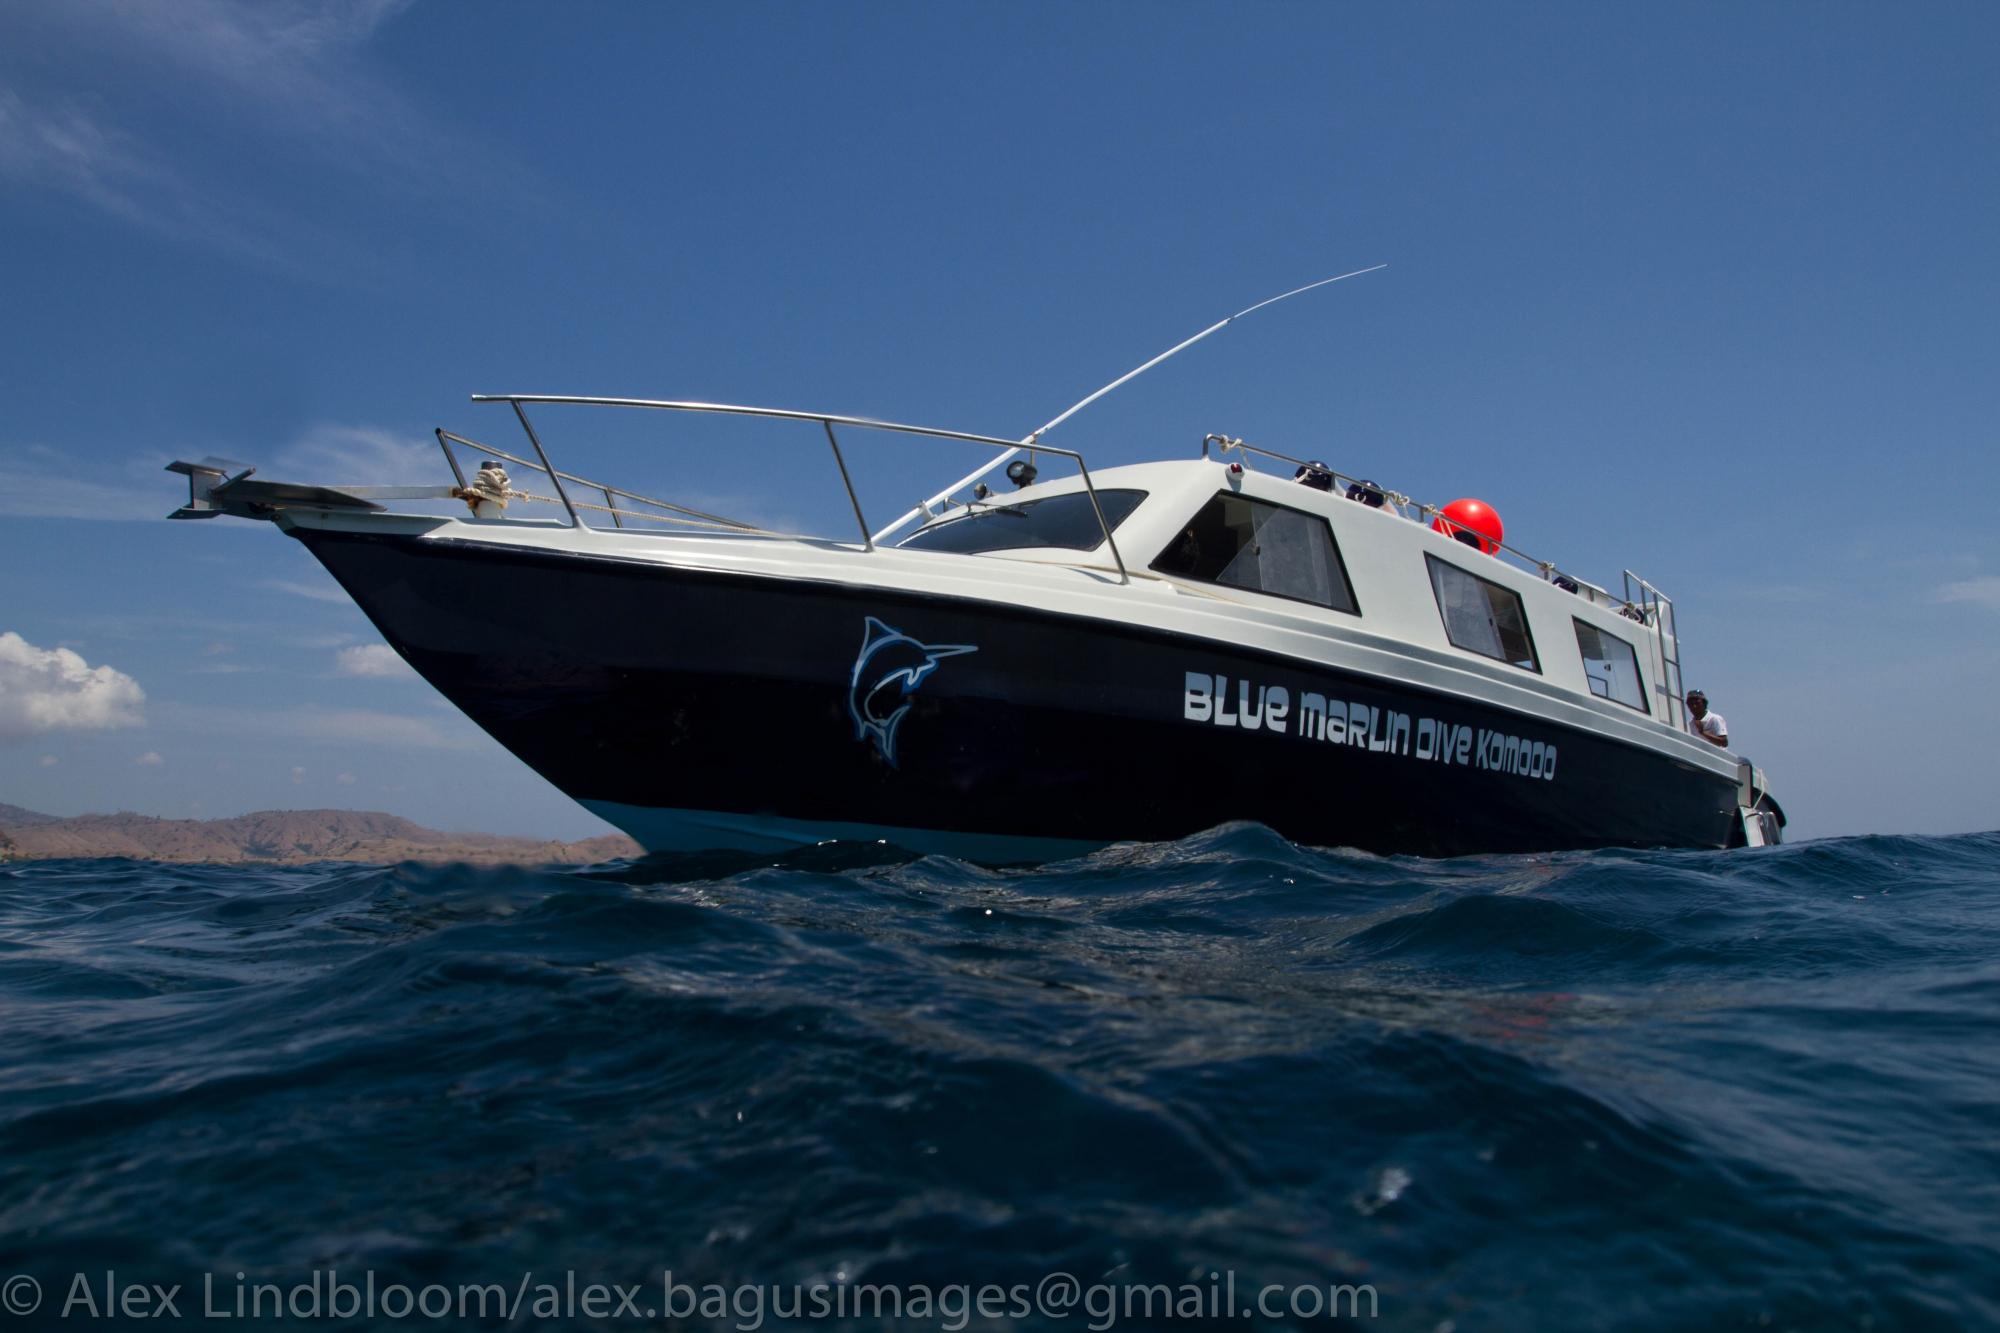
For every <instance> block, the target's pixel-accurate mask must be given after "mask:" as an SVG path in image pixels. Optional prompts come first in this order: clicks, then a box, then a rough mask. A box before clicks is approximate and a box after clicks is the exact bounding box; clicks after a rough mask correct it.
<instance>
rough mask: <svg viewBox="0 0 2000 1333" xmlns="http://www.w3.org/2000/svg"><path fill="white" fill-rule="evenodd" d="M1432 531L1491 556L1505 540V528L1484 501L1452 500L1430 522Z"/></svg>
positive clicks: (1491, 507)
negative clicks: (1474, 547) (1475, 547)
mask: <svg viewBox="0 0 2000 1333" xmlns="http://www.w3.org/2000/svg"><path fill="white" fill-rule="evenodd" d="M1431 531H1432V532H1442V533H1443V534H1444V535H1445V536H1447V537H1453V538H1456V539H1457V540H1459V541H1462V542H1464V543H1465V544H1466V545H1468V546H1477V547H1478V548H1479V549H1480V550H1482V551H1484V552H1486V554H1488V555H1492V554H1493V553H1494V552H1496V551H1498V550H1499V549H1500V543H1501V542H1502V541H1504V540H1505V539H1506V534H1507V528H1506V525H1505V524H1503V523H1501V521H1500V515H1498V514H1496V513H1494V512H1493V506H1491V505H1489V504H1487V503H1486V502H1485V501H1483V500H1453V501H1452V502H1451V503H1450V504H1448V505H1446V506H1445V507H1444V508H1443V509H1441V510H1439V511H1438V517H1437V518H1435V519H1432V520H1431Z"/></svg>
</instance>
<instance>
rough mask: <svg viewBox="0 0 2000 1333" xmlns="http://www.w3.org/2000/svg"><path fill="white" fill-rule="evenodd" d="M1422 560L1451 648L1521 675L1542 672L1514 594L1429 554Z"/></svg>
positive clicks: (1531, 638)
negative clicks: (1517, 670)
mask: <svg viewBox="0 0 2000 1333" xmlns="http://www.w3.org/2000/svg"><path fill="white" fill-rule="evenodd" d="M1424 559H1426V560H1428V561H1429V562H1430V566H1431V588H1432V590H1433V591H1434V592H1436V594H1437V604H1438V614H1439V615H1441V616H1443V617H1444V633H1445V637H1446V638H1448V639H1450V640H1451V642H1452V644H1453V646H1455V647H1459V648H1463V649H1465V650H1466V651H1467V652H1473V653H1478V654H1479V655H1480V656H1482V657H1490V658H1492V659H1493V660H1494V661H1496V662H1506V663H1508V664H1510V665H1512V666H1517V667H1520V668H1521V669H1522V670H1524V671H1534V672H1539V671H1540V670H1541V669H1542V664H1541V661H1540V659H1538V658H1537V657H1536V656H1535V640H1534V636H1533V635H1531V634H1529V633H1528V613H1527V609H1526V608H1525V607H1523V606H1522V605H1521V595H1520V594H1519V593H1517V592H1515V591H1513V590H1512V589H1510V588H1503V587H1501V586H1500V585H1499V584H1497V583H1495V582H1493V581H1492V580H1491V579H1482V578H1480V577H1479V576H1478V575H1477V574H1474V573H1472V572H1470V571H1468V570H1464V569H1460V568H1459V567H1458V566H1457V565H1454V564H1451V563H1450V562H1449V561H1444V560H1440V559H1438V558H1437V557H1436V556H1434V555H1428V554H1426V555H1425V556H1424Z"/></svg>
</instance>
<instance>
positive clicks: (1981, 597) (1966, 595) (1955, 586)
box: [1931, 574, 2000, 611]
mask: <svg viewBox="0 0 2000 1333" xmlns="http://www.w3.org/2000/svg"><path fill="white" fill-rule="evenodd" d="M1931 600H1932V601H1934V602H1970V603H1972V604H1973V605H1974V606H1983V607H1985V608H1986V609H1987V610H1989V611H2000V574H1983V575H1981V576H1980V577H1978V578H1976V579H1960V580H1959V581H1957V582H1956V583H1947V584H1945V585H1943V586H1942V587H1940V588H1939V589H1938V590H1937V591H1936V592H1935V593H1933V594H1932V595H1931Z"/></svg>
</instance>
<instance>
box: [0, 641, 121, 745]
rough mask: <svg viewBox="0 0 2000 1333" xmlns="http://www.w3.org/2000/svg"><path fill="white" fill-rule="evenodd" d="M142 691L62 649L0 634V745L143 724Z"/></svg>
mask: <svg viewBox="0 0 2000 1333" xmlns="http://www.w3.org/2000/svg"><path fill="white" fill-rule="evenodd" d="M145 703H146V692H145V691H144V690H142V689H140V688H139V682H137V681H135V680H133V679H132V678H131V677H130V676H128V675H126V674H125V673H124V672H122V671H117V670H114V669H113V668H111V667H108V666H99V667H93V666H91V665H90V664H89V663H88V662H86V661H84V660H83V659H82V658H81V657H79V656H77V655H76V654H75V653H73V652H71V651H70V650H69V649H67V648H37V647H36V646H35V645H34V644H32V643H29V642H28V641H27V640H26V639H24V638H22V637H21V636H20V635H18V634H16V633H14V632H13V631H12V630H8V631H7V632H6V633H4V634H0V744H7V743H10V742H17V741H23V740H26V739H28V738H29V737H30V736H40V735H44V734H46V733H48V732H52V731H103V730H107V729H109V728H112V727H137V726H143V725H145V720H146V719H145V716H144V712H143V710H144V707H145Z"/></svg>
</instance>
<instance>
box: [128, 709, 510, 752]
mask: <svg viewBox="0 0 2000 1333" xmlns="http://www.w3.org/2000/svg"><path fill="white" fill-rule="evenodd" d="M155 711H156V713H157V717H156V718H155V719H154V721H155V723H156V724H157V725H158V726H159V727H161V728H163V729H168V730H172V731H192V732H221V731H226V732H228V733H229V734H232V735H244V736H256V737H258V738H259V739H260V741H264V740H285V739H291V740H305V741H315V742H324V743H327V744H331V745H340V746H349V745H358V746H365V747H370V748H382V749H391V750H468V749H473V748H475V747H477V746H479V745H482V744H486V743H488V742H487V741H486V737H485V733H484V732H481V731H480V730H479V729H478V728H476V727H473V726H472V725H471V724H470V723H466V722H464V721H463V720H460V721H459V722H457V723H455V724H454V723H452V722H451V721H449V720H443V721H438V720H433V719H431V718H427V717H412V716H410V715H409V714H407V713H390V712H384V711H381V710H378V709H373V708H325V707H322V706H320V705H318V704H301V705H300V706H298V707H296V708H278V709H263V710H259V709H250V708H215V707H210V706H207V705H202V704H162V705H161V706H160V707H159V708H158V709H156V710H155Z"/></svg>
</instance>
